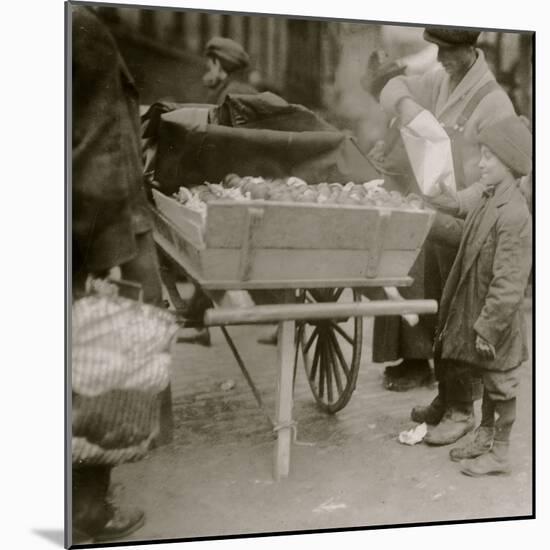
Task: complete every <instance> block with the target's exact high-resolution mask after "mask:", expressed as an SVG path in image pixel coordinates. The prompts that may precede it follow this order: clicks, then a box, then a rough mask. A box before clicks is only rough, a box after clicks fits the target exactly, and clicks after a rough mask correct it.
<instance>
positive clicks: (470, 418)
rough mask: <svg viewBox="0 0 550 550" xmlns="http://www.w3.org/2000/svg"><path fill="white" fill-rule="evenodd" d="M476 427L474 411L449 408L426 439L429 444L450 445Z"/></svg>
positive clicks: (429, 431) (430, 430)
mask: <svg viewBox="0 0 550 550" xmlns="http://www.w3.org/2000/svg"><path fill="white" fill-rule="evenodd" d="M474 427H475V418H474V413H473V412H462V411H459V410H456V409H452V408H451V409H448V410H447V411H446V412H445V414H444V415H443V418H442V419H441V422H440V423H439V424H438V425H437V426H433V427H432V428H430V429H429V430H428V433H427V434H426V437H424V441H425V442H426V443H427V444H428V445H438V446H439V445H450V444H451V443H455V441H458V440H459V439H460V438H461V437H463V436H464V435H466V434H467V433H468V432H471V431H472V430H473V429H474Z"/></svg>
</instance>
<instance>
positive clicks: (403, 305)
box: [204, 299, 437, 326]
mask: <svg viewBox="0 0 550 550" xmlns="http://www.w3.org/2000/svg"><path fill="white" fill-rule="evenodd" d="M429 313H437V302H436V301H435V300H405V299H403V300H399V301H389V300H372V301H369V302H353V303H347V304H334V303H317V304H274V305H265V306H252V307H247V308H234V307H230V308H227V307H226V308H216V309H208V310H207V311H206V313H205V315H204V324H205V325H207V326H220V325H250V324H254V323H273V322H281V321H291V320H295V321H309V320H314V319H342V318H347V317H376V316H379V315H383V316H389V315H407V314H429Z"/></svg>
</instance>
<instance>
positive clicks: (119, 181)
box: [71, 6, 151, 273]
mask: <svg viewBox="0 0 550 550" xmlns="http://www.w3.org/2000/svg"><path fill="white" fill-rule="evenodd" d="M71 10H72V28H73V31H72V82H73V90H72V174H71V176H72V177H71V180H72V234H73V271H76V272H84V273H94V272H101V271H103V270H107V269H109V268H111V267H114V266H117V265H121V264H123V263H125V262H127V261H129V260H131V259H132V258H133V257H134V256H135V254H136V243H135V235H136V234H140V233H143V232H145V231H148V230H149V229H150V228H151V222H150V220H149V215H148V209H147V204H146V199H145V194H144V191H143V168H142V159H141V145H140V129H139V115H138V97H137V91H136V88H135V87H134V83H133V80H132V77H131V76H130V73H129V72H128V69H127V68H126V65H125V63H124V61H123V60H122V58H121V56H120V54H119V51H118V48H117V46H116V43H115V41H114V38H113V37H112V36H111V34H110V33H109V31H108V30H107V29H106V28H105V26H104V25H103V24H102V23H101V22H100V21H99V20H98V19H97V17H96V16H95V15H94V14H93V13H92V12H91V11H90V10H89V9H88V8H86V7H82V6H72V7H71Z"/></svg>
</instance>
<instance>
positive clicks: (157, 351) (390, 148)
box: [64, 1, 535, 548]
mask: <svg viewBox="0 0 550 550" xmlns="http://www.w3.org/2000/svg"><path fill="white" fill-rule="evenodd" d="M64 7H65V24H66V28H65V32H66V35H65V41H66V59H65V62H66V82H65V86H66V144H65V147H66V163H67V170H66V172H67V173H66V187H65V191H66V200H67V202H66V206H67V211H66V240H67V243H68V246H67V265H66V272H67V302H68V303H67V306H66V307H67V312H68V313H67V319H66V323H67V326H66V340H67V344H66V345H67V354H66V355H67V362H66V387H65V393H66V426H65V428H66V430H65V431H66V434H65V435H66V447H65V455H66V456H65V462H66V472H65V474H66V487H65V499H66V510H65V546H66V547H75V548H78V547H95V546H98V547H101V546H104V545H110V544H112V543H116V544H129V545H130V544H136V543H142V542H152V543H155V542H158V543H161V542H163V543H165V542H190V541H197V540H212V539H226V538H232V537H244V538H248V537H258V536H265V535H272V536H273V535H283V534H285V535H295V536H296V537H297V536H299V535H301V534H304V533H328V532H335V531H336V532H340V531H349V530H354V529H365V530H366V529H382V528H388V527H416V526H425V525H436V524H449V523H451V524H452V523H461V522H468V523H470V522H471V523H475V522H479V521H499V520H526V519H533V518H534V517H535V483H534V480H535V472H534V458H535V452H534V451H535V434H534V430H533V427H534V418H535V417H534V401H535V376H534V344H533V324H534V315H533V309H534V304H533V302H534V295H535V276H534V268H533V265H534V223H533V218H534V203H535V200H534V190H533V185H534V179H535V174H534V144H535V139H534V135H535V132H534V128H535V116H534V107H533V97H534V90H535V86H534V82H535V70H534V59H535V32H534V31H533V30H530V29H528V28H517V29H515V28H512V29H508V28H507V29H501V28H494V27H486V26H483V27H482V26H479V22H478V21H476V17H475V14H472V17H471V21H470V22H469V23H471V26H450V25H447V24H441V25H438V24H436V23H435V22H430V23H426V24H418V23H411V22H408V21H400V20H396V21H383V22H382V21H374V20H369V19H368V16H369V14H368V10H366V11H365V18H364V20H359V19H344V18H342V19H339V18H329V17H323V16H313V15H306V14H304V15H302V16H300V15H284V14H278V13H275V12H274V13H270V14H267V13H242V12H238V11H230V10H227V11H221V10H218V11H212V10H210V11H209V10H206V9H199V8H196V7H194V8H191V7H184V6H181V7H180V6H178V7H175V6H173V5H170V6H147V5H137V4H127V5H125V4H109V3H101V2H79V1H70V2H66V3H65V4H64ZM466 527H468V526H466ZM294 538H295V537H294ZM183 547H185V546H183Z"/></svg>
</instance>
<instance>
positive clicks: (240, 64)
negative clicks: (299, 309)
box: [205, 36, 250, 73]
mask: <svg viewBox="0 0 550 550" xmlns="http://www.w3.org/2000/svg"><path fill="white" fill-rule="evenodd" d="M205 55H207V56H212V57H215V58H216V59H219V60H220V63H221V64H222V67H223V69H224V71H226V72H227V73H232V72H234V71H236V70H238V69H245V68H246V67H248V64H249V63H250V58H249V56H248V54H247V53H246V52H245V51H244V48H243V47H242V46H241V45H240V44H239V43H238V42H235V40H231V38H223V37H221V36H215V37H214V38H212V39H211V40H210V41H209V42H208V44H206V51H205Z"/></svg>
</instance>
